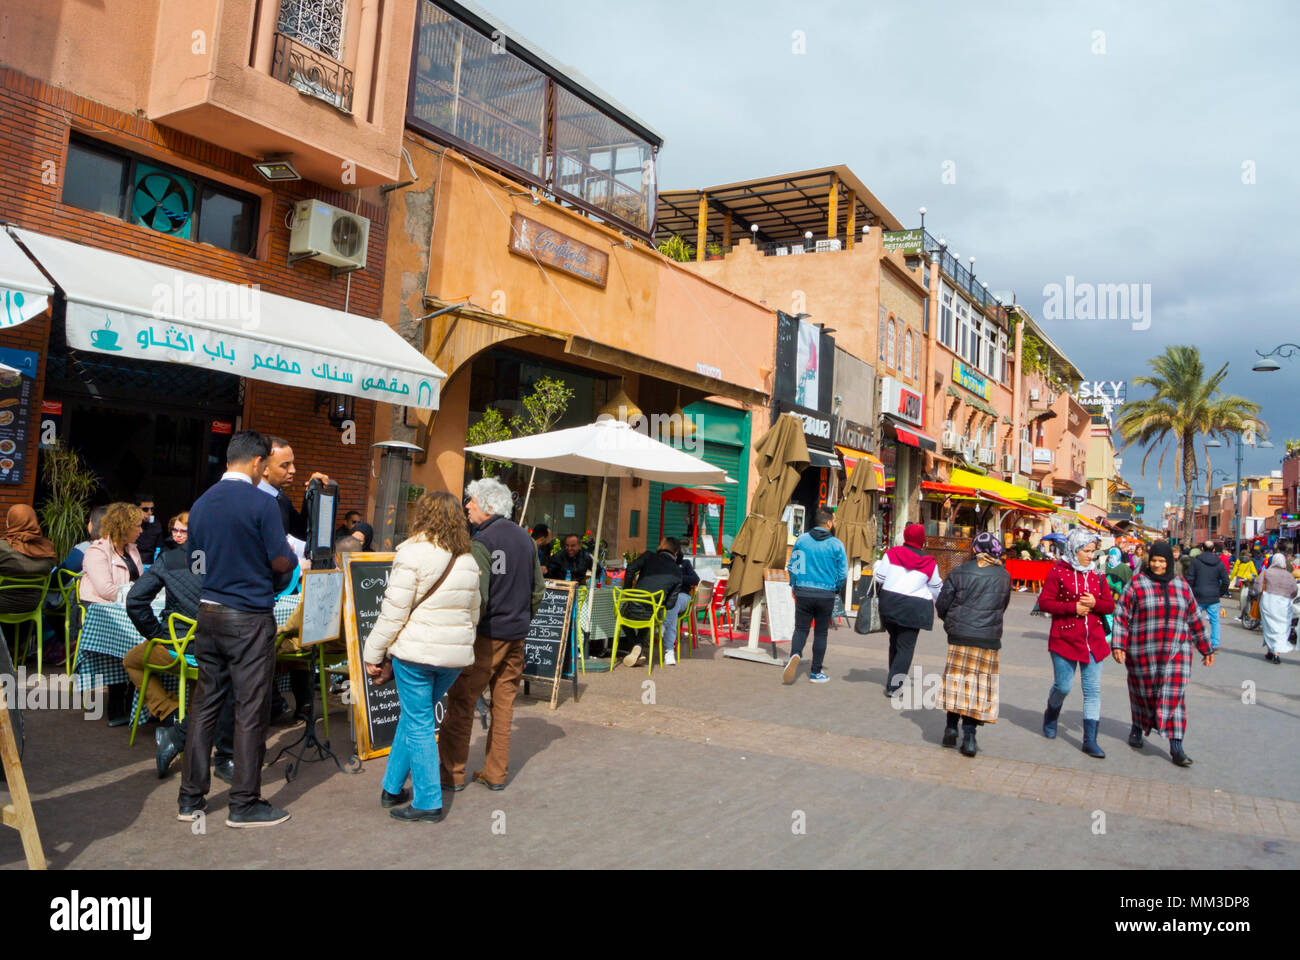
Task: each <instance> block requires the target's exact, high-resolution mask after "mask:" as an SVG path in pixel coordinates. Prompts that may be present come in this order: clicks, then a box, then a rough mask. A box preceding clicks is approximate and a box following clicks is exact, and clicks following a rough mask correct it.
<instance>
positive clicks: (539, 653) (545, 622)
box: [523, 580, 578, 710]
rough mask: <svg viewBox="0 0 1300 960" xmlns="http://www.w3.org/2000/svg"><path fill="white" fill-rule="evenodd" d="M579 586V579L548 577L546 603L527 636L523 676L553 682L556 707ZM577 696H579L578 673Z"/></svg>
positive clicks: (539, 607) (553, 705)
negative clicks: (574, 602)
mask: <svg viewBox="0 0 1300 960" xmlns="http://www.w3.org/2000/svg"><path fill="white" fill-rule="evenodd" d="M577 587H578V584H577V582H576V581H572V580H564V581H562V580H547V581H546V592H545V593H544V594H543V595H542V602H541V604H540V605H539V606H538V608H537V613H536V615H535V616H534V617H533V621H532V623H530V624H529V625H528V634H527V635H526V636H525V637H524V673H523V676H524V678H525V679H526V680H544V681H546V682H547V683H549V684H551V709H552V710H554V709H555V708H556V706H557V705H558V702H559V695H560V679H561V677H562V671H563V669H564V657H565V654H566V653H568V650H567V647H568V645H569V631H570V630H571V629H572V624H571V621H570V613H571V612H572V610H573V601H574V596H575V594H576V591H577ZM574 695H575V697H576V695H577V677H576V675H575V677H574Z"/></svg>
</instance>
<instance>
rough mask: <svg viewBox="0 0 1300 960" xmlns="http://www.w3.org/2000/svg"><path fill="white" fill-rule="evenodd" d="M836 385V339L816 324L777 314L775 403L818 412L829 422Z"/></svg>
mask: <svg viewBox="0 0 1300 960" xmlns="http://www.w3.org/2000/svg"><path fill="white" fill-rule="evenodd" d="M834 383H835V340H834V338H833V337H831V336H830V335H829V334H827V333H825V332H824V331H823V330H822V328H821V327H819V326H817V325H816V324H812V323H808V322H807V321H805V320H803V319H802V318H799V317H792V316H790V315H789V314H786V313H783V312H781V311H779V310H778V311H777V314H776V372H775V375H774V377H773V390H772V399H773V400H775V401H777V402H778V403H792V404H795V405H796V406H798V407H801V408H803V409H805V410H813V411H817V412H818V413H819V414H820V415H821V416H823V417H825V418H826V420H827V422H829V420H830V416H829V415H830V412H831V410H832V409H833V406H832V404H833V397H834V394H835V387H834ZM822 411H825V412H824V413H822ZM828 436H829V434H828Z"/></svg>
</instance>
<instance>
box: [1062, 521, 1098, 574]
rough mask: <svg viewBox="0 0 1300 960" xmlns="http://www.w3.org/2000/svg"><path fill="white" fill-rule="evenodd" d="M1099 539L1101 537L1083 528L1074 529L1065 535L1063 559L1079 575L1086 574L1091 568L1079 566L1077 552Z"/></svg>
mask: <svg viewBox="0 0 1300 960" xmlns="http://www.w3.org/2000/svg"><path fill="white" fill-rule="evenodd" d="M1100 539H1101V537H1099V536H1097V534H1095V533H1093V532H1092V531H1091V530H1087V529H1084V528H1083V527H1075V528H1074V529H1073V530H1071V531H1070V532H1069V533H1067V534H1066V535H1065V559H1066V560H1068V561H1069V563H1070V566H1072V567H1074V569H1076V570H1078V571H1079V572H1080V573H1087V572H1088V571H1089V570H1090V569H1092V568H1091V567H1085V566H1080V564H1079V560H1078V555H1079V551H1080V550H1082V549H1083V548H1084V547H1086V546H1087V545H1088V544H1090V543H1096V542H1097V541H1098V540H1100Z"/></svg>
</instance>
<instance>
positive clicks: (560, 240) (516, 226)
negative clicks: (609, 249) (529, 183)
mask: <svg viewBox="0 0 1300 960" xmlns="http://www.w3.org/2000/svg"><path fill="white" fill-rule="evenodd" d="M510 252H511V253H514V254H518V255H519V256H521V257H527V258H528V259H529V260H532V259H534V258H536V259H537V261H538V262H539V263H541V264H542V265H543V266H547V267H552V268H554V269H556V270H559V271H562V272H563V273H567V274H570V275H571V276H574V277H577V278H578V279H579V280H585V281H587V282H588V283H591V284H594V285H595V286H598V287H600V288H601V289H602V290H603V289H604V288H605V282H606V280H607V279H608V278H609V254H608V253H605V252H604V251H603V250H597V249H596V248H595V247H590V246H588V245H587V244H585V243H582V242H581V241H579V240H574V239H573V238H572V237H566V236H565V235H564V234H562V233H559V232H557V231H555V230H552V229H551V228H550V227H548V226H546V225H545V224H543V223H538V222H537V221H536V220H529V219H528V218H527V217H525V216H524V215H523V214H522V213H516V214H514V216H512V217H511V218H510Z"/></svg>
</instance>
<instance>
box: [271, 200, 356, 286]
mask: <svg viewBox="0 0 1300 960" xmlns="http://www.w3.org/2000/svg"><path fill="white" fill-rule="evenodd" d="M369 242H370V221H369V219H367V218H366V217H363V216H361V215H360V214H356V213H349V212H348V211H347V210H342V209H340V208H338V207H334V206H330V205H329V204H328V203H322V202H321V201H319V200H302V201H300V202H299V203H297V204H296V205H295V206H294V208H293V230H291V231H290V233H289V262H290V263H295V262H297V261H299V260H319V261H320V262H321V263H326V264H329V265H330V266H331V267H334V268H335V269H337V270H342V271H348V270H361V269H364V268H365V265H366V247H367V245H368V244H369Z"/></svg>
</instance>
